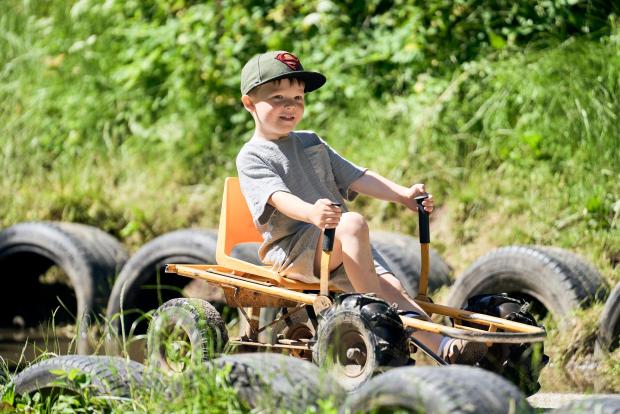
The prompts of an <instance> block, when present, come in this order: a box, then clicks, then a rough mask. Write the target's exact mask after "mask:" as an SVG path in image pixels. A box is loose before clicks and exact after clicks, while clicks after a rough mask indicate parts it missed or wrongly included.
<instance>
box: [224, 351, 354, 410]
mask: <svg viewBox="0 0 620 414" xmlns="http://www.w3.org/2000/svg"><path fill="white" fill-rule="evenodd" d="M213 365H215V366H216V367H218V368H221V367H224V366H227V367H230V368H229V369H230V371H229V373H228V380H229V382H230V384H231V385H232V386H233V387H234V388H235V389H236V390H237V392H238V395H239V398H240V399H241V401H243V402H244V403H245V404H246V405H247V406H248V407H250V408H251V409H252V410H253V411H252V412H255V410H256V411H258V412H265V413H268V412H280V411H284V410H286V412H291V413H305V412H319V408H320V407H319V403H320V402H321V401H322V400H327V399H329V398H332V399H333V400H334V402H335V403H336V405H340V404H341V403H342V401H343V400H344V395H345V393H344V390H343V388H342V387H341V386H340V384H339V383H338V381H336V380H335V379H334V378H332V377H331V376H330V375H329V374H327V373H325V372H323V371H321V370H320V369H319V368H318V367H317V366H315V365H314V364H312V363H310V362H307V361H304V360H301V359H299V358H294V357H291V356H286V355H280V354H270V353H250V354H236V355H226V356H223V357H221V358H218V359H216V360H215V361H213Z"/></svg>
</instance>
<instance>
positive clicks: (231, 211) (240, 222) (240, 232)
mask: <svg viewBox="0 0 620 414" xmlns="http://www.w3.org/2000/svg"><path fill="white" fill-rule="evenodd" d="M262 241H263V238H262V236H261V234H260V233H259V232H258V230H257V229H256V226H254V221H253V220H252V215H251V214H250V209H249V208H248V205H247V204H246V202H245V198H244V197H243V194H242V193H241V187H240V186H239V178H237V177H227V178H226V181H225V182H224V195H223V197H222V211H221V213H220V227H219V230H218V236H217V252H216V256H217V257H216V259H217V262H218V263H220V258H223V256H222V254H223V255H225V256H230V252H231V251H232V249H233V247H235V246H236V245H237V244H239V243H248V242H259V243H261V242H262Z"/></svg>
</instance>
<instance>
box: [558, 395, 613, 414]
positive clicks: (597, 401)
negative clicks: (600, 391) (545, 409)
mask: <svg viewBox="0 0 620 414" xmlns="http://www.w3.org/2000/svg"><path fill="white" fill-rule="evenodd" d="M550 412H551V413H553V414H584V413H593V414H594V413H596V414H620V396H617V395H615V396H604V397H603V396H600V397H587V398H584V399H581V400H576V401H571V402H570V403H568V404H565V405H563V406H561V407H559V408H556V409H555V410H552V411H550Z"/></svg>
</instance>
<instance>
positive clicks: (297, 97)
mask: <svg viewBox="0 0 620 414" xmlns="http://www.w3.org/2000/svg"><path fill="white" fill-rule="evenodd" d="M295 100H296V101H303V100H304V97H303V96H296V97H295Z"/></svg>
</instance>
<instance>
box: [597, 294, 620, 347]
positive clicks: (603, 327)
mask: <svg viewBox="0 0 620 414" xmlns="http://www.w3.org/2000/svg"><path fill="white" fill-rule="evenodd" d="M596 342H597V351H596V352H597V354H599V355H600V354H601V351H602V352H603V353H604V352H610V351H613V350H615V349H616V348H618V346H620V283H618V284H617V285H616V287H614V289H613V290H612V291H611V293H610V294H609V297H608V298H607V301H606V302H605V306H604V307H603V312H601V316H600V317H599V323H598V333H597V340H596Z"/></svg>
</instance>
